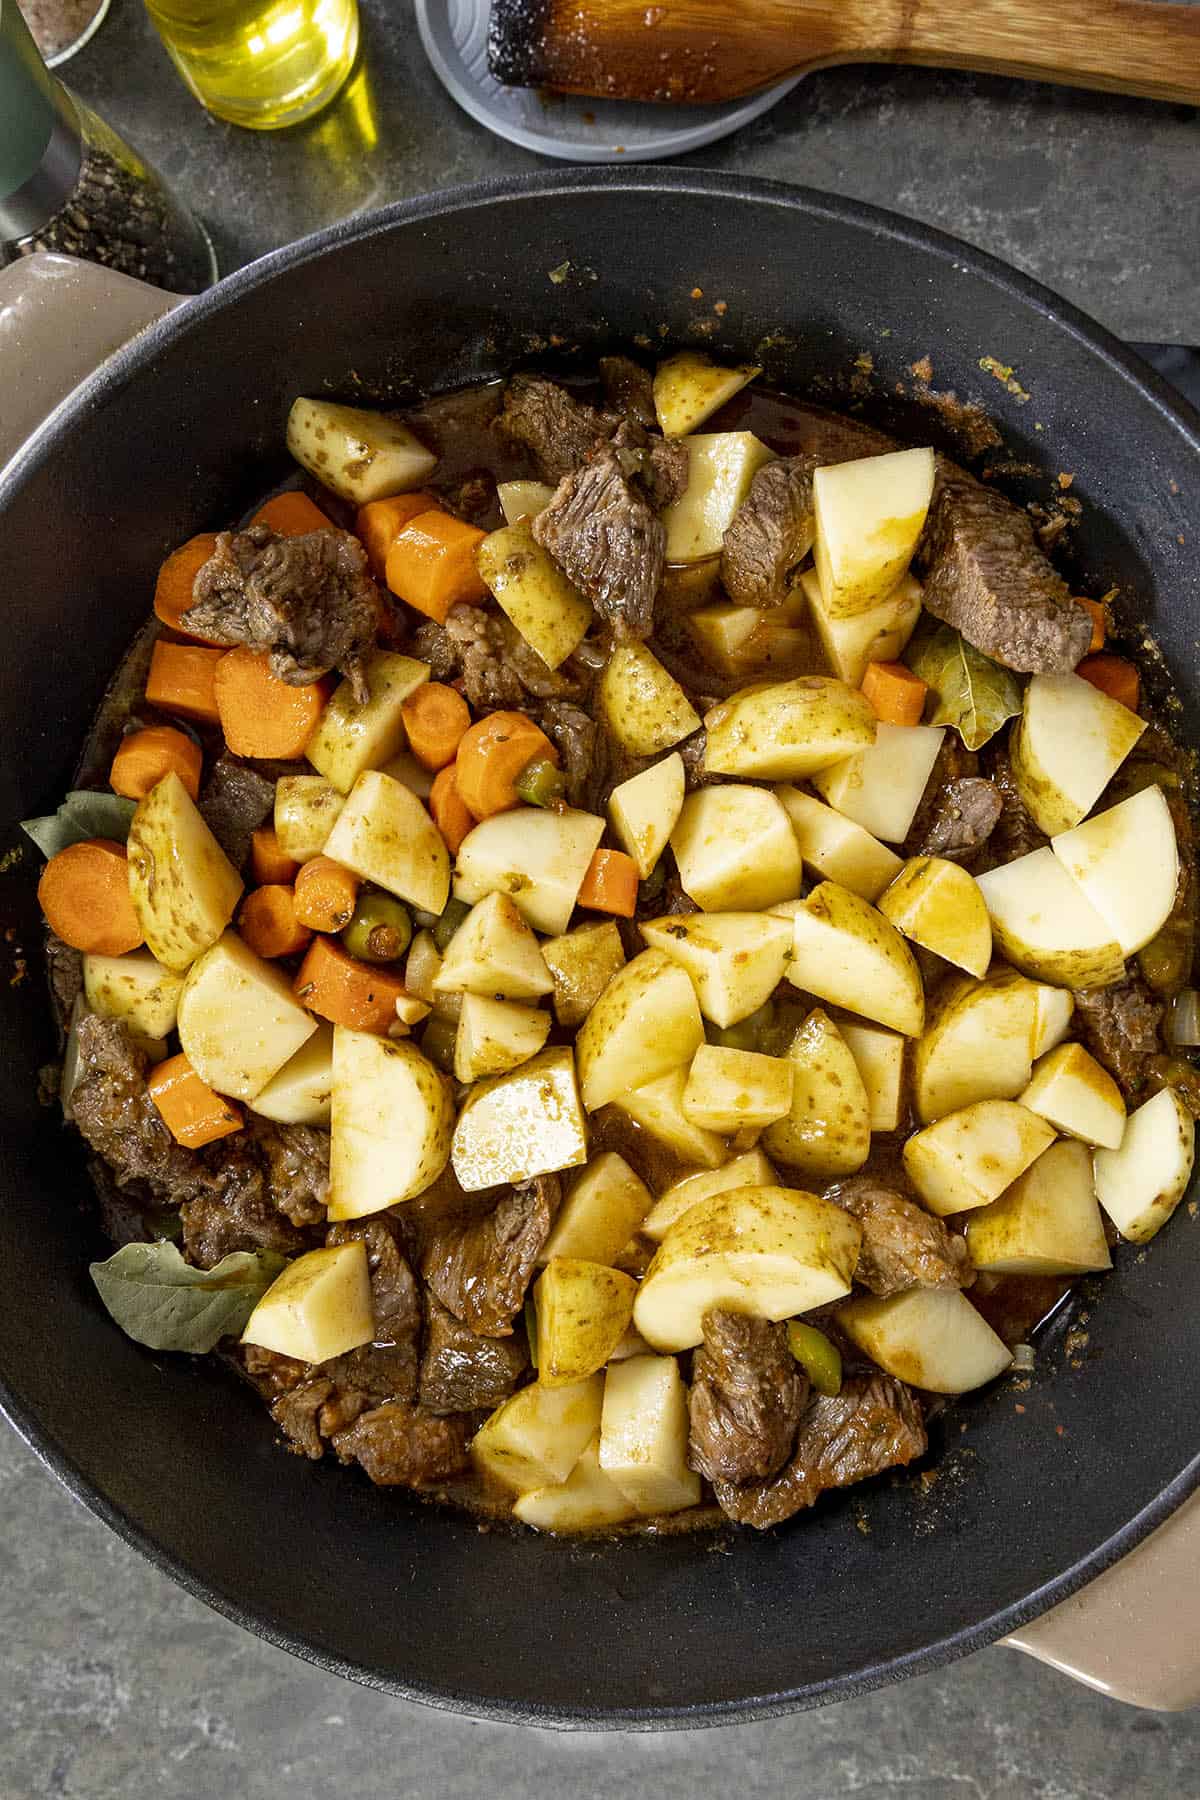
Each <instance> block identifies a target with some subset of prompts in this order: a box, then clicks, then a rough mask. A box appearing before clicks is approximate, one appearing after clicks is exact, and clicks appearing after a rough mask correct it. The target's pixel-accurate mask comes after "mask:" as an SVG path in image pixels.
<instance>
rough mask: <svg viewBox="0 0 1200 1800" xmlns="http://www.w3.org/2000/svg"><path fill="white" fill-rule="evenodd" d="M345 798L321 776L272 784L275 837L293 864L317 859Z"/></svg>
mask: <svg viewBox="0 0 1200 1800" xmlns="http://www.w3.org/2000/svg"><path fill="white" fill-rule="evenodd" d="M345 804H346V796H345V795H344V794H341V793H339V792H338V790H337V788H335V787H334V785H333V783H332V781H326V779H325V777H324V776H323V775H281V776H280V778H279V780H278V781H277V782H276V784H275V836H276V838H277V839H278V841H279V848H280V849H281V850H282V851H283V854H284V855H285V856H290V857H291V858H292V861H293V862H299V863H305V862H311V860H312V858H313V857H314V856H320V854H321V852H322V851H323V850H324V848H325V845H326V842H327V841H328V838H329V834H330V832H331V831H332V830H333V828H334V825H335V824H336V823H337V817H338V814H339V813H340V812H341V810H342V808H343V806H344V805H345Z"/></svg>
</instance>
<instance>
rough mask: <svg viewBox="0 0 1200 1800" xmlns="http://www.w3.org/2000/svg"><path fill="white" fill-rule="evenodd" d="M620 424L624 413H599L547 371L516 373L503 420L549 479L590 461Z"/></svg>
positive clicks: (507, 391) (506, 395) (505, 429)
mask: <svg viewBox="0 0 1200 1800" xmlns="http://www.w3.org/2000/svg"><path fill="white" fill-rule="evenodd" d="M619 424H620V417H619V415H618V414H615V413H602V412H599V411H598V410H597V409H596V408H595V407H594V406H588V405H587V404H586V403H585V402H584V401H582V400H576V399H575V397H574V396H573V395H572V394H569V393H568V392H567V390H566V389H565V388H561V387H559V385H558V383H557V382H556V381H547V380H546V378H545V377H544V376H542V375H514V376H513V377H512V379H511V380H510V381H509V383H508V386H507V387H506V388H505V390H504V409H503V411H502V412H501V414H500V419H499V425H500V429H501V431H502V432H504V433H505V435H506V436H508V437H510V438H512V439H513V440H514V441H515V442H516V443H518V444H523V445H524V446H525V448H526V449H527V450H529V451H530V452H531V453H532V455H533V458H534V461H535V462H536V463H537V465H538V469H539V470H540V472H541V475H542V478H543V480H545V481H549V482H558V481H561V480H562V478H563V476H564V475H569V474H570V473H571V471H572V470H573V469H577V468H578V467H579V465H580V464H581V463H583V462H586V461H587V458H588V457H589V456H590V455H591V454H592V452H593V450H595V449H597V447H598V446H599V445H601V444H604V443H606V442H607V441H608V439H609V438H610V437H611V436H612V434H613V432H614V431H615V430H616V428H617V426H618V425H619Z"/></svg>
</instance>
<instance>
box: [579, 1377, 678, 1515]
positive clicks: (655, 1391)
mask: <svg viewBox="0 0 1200 1800" xmlns="http://www.w3.org/2000/svg"><path fill="white" fill-rule="evenodd" d="M687 1446H688V1403H687V1388H686V1387H685V1386H684V1382H683V1377H682V1375H681V1374H680V1373H679V1364H678V1363H677V1362H676V1360H675V1358H674V1357H673V1356H631V1357H629V1358H628V1360H627V1361H625V1362H619V1363H615V1364H613V1366H612V1367H611V1368H610V1369H609V1370H608V1373H607V1374H606V1375H605V1377H604V1410H603V1412H602V1414H601V1420H600V1467H601V1468H602V1469H603V1471H604V1473H605V1474H606V1475H607V1476H608V1478H609V1480H610V1481H613V1482H615V1483H616V1485H617V1486H618V1487H619V1488H620V1490H621V1492H622V1493H623V1494H624V1495H625V1497H626V1499H627V1500H629V1501H630V1502H631V1503H632V1504H633V1505H634V1506H635V1507H636V1508H637V1511H638V1512H639V1513H641V1514H643V1515H645V1516H652V1515H653V1514H655V1513H672V1512H681V1511H682V1510H683V1508H684V1507H687V1506H695V1505H697V1504H698V1502H699V1499H700V1477H699V1475H697V1474H696V1473H695V1471H694V1470H692V1469H689V1468H688V1463H687Z"/></svg>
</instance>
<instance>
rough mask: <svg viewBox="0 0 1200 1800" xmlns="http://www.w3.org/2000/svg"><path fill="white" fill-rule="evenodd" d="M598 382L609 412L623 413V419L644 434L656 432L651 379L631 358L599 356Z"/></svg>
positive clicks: (656, 418) (646, 371) (656, 416)
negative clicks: (602, 386) (640, 426)
mask: <svg viewBox="0 0 1200 1800" xmlns="http://www.w3.org/2000/svg"><path fill="white" fill-rule="evenodd" d="M600 380H601V381H602V382H603V384H604V398H605V399H606V400H607V402H608V404H609V407H610V409H611V410H612V411H613V412H615V413H623V414H624V416H625V417H626V418H627V419H633V420H634V421H635V422H636V423H637V424H638V425H643V426H645V428H646V430H647V431H656V430H657V429H658V414H657V412H656V410H655V406H654V377H653V376H652V375H651V373H650V371H649V369H643V367H642V365H641V363H638V362H634V360H633V358H632V356H602V357H601V358H600Z"/></svg>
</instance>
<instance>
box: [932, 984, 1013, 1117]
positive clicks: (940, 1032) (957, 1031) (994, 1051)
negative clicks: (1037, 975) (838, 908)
mask: <svg viewBox="0 0 1200 1800" xmlns="http://www.w3.org/2000/svg"><path fill="white" fill-rule="evenodd" d="M1043 991H1044V990H1042V989H1040V988H1039V987H1038V985H1037V983H1036V982H1032V981H1027V980H1026V979H1025V977H1024V976H1023V975H1017V974H1016V973H1014V972H1013V971H1012V970H1010V969H1004V970H999V971H997V973H996V974H994V975H989V976H988V978H987V980H986V981H974V980H972V979H971V977H970V976H963V977H962V978H961V979H960V980H955V981H949V982H947V983H946V984H945V985H944V986H943V987H942V988H940V989H939V990H938V993H937V996H936V998H935V999H934V1001H933V1004H932V1005H931V1007H930V1009H929V1017H928V1019H927V1021H926V1025H925V1031H924V1033H923V1035H922V1037H921V1038H920V1040H919V1041H918V1043H917V1046H916V1049H915V1052H914V1055H913V1098H914V1100H915V1102H916V1108H917V1116H918V1118H920V1119H923V1120H925V1121H926V1122H928V1121H929V1120H930V1119H939V1118H941V1116H942V1114H943V1113H948V1112H956V1111H957V1110H958V1109H959V1108H960V1107H963V1106H970V1105H972V1104H973V1103H974V1102H975V1101H976V1100H1015V1099H1016V1097H1017V1095H1018V1094H1019V1093H1020V1092H1021V1091H1022V1089H1024V1088H1026V1087H1028V1085H1029V1076H1030V1073H1031V1071H1032V1068H1033V1039H1034V1030H1035V1024H1036V1020H1037V1018H1038V1016H1039V1014H1038V1008H1039V1005H1040V1003H1041V995H1042V993H1043Z"/></svg>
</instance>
